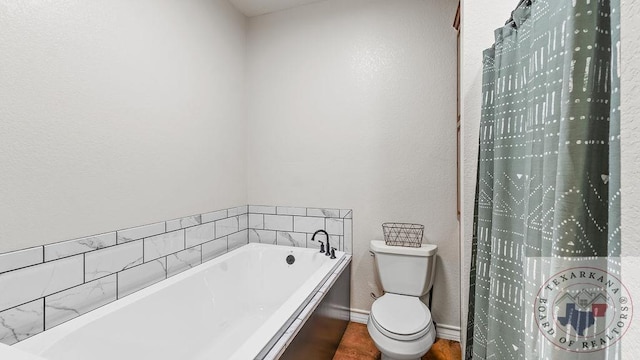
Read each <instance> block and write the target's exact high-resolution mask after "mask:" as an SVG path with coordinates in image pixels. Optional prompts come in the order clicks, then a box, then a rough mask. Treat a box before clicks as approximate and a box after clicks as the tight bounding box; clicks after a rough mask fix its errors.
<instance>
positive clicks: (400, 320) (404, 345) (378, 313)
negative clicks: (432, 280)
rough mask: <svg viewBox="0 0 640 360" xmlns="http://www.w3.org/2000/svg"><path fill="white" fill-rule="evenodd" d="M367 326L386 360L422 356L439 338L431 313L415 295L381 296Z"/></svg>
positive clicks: (410, 359)
mask: <svg viewBox="0 0 640 360" xmlns="http://www.w3.org/2000/svg"><path fill="white" fill-rule="evenodd" d="M367 329H368V331H369V335H370V336H371V339H373V342H374V343H375V344H376V347H377V348H378V350H380V352H381V353H382V359H383V360H413V359H420V358H421V357H422V355H424V354H426V353H427V351H429V349H430V348H431V345H433V342H434V341H435V338H436V334H435V329H434V326H433V321H432V320H431V312H430V311H429V309H428V308H427V306H426V305H425V304H423V303H422V302H421V301H420V299H419V298H418V297H414V296H406V295H398V294H391V293H387V294H385V295H383V296H382V297H380V298H379V299H378V300H376V301H375V302H374V304H373V306H372V308H371V313H370V314H369V320H368V321H367Z"/></svg>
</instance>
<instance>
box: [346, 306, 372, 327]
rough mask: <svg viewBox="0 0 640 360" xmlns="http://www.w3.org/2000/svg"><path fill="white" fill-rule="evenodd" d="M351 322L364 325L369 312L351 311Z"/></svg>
mask: <svg viewBox="0 0 640 360" xmlns="http://www.w3.org/2000/svg"><path fill="white" fill-rule="evenodd" d="M350 313H351V321H352V322H355V323H360V324H366V323H367V320H369V312H368V311H366V310H360V309H351V311H350Z"/></svg>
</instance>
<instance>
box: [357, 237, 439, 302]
mask: <svg viewBox="0 0 640 360" xmlns="http://www.w3.org/2000/svg"><path fill="white" fill-rule="evenodd" d="M370 249H371V251H372V252H373V254H374V255H375V263H376V271H377V272H378V276H379V278H380V282H381V284H382V289H383V290H384V291H385V292H390V293H394V294H401V295H410V296H422V295H424V294H426V293H427V292H429V290H430V289H431V287H432V286H433V279H434V277H435V265H436V253H437V252H438V247H437V246H436V245H433V244H422V246H421V247H419V248H412V247H403V246H389V245H386V244H385V243H384V241H381V240H372V241H371V244H370Z"/></svg>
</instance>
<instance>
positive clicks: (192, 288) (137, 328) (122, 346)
mask: <svg viewBox="0 0 640 360" xmlns="http://www.w3.org/2000/svg"><path fill="white" fill-rule="evenodd" d="M336 257H337V258H336V259H330V258H329V257H328V256H325V255H324V254H321V253H319V252H318V250H317V249H305V248H294V247H288V246H275V245H267V244H248V245H245V246H243V247H241V248H239V249H236V250H234V251H232V252H229V253H227V254H225V255H222V256H220V257H218V258H216V259H213V260H211V261H209V262H206V263H204V264H202V265H200V266H197V267H195V268H193V269H191V270H188V271H185V272H183V273H181V274H178V275H176V276H173V277H171V278H169V279H167V280H165V281H162V282H160V283H157V284H155V285H152V286H150V287H148V288H145V289H143V290H140V291H138V292H136V293H134V294H132V295H129V296H127V297H125V298H122V299H120V300H117V301H115V302H113V303H111V304H108V305H106V306H103V307H101V308H99V309H97V310H94V311H92V312H89V313H87V314H85V315H82V316H80V317H77V318H75V319H73V320H70V321H68V322H66V323H64V324H61V325H59V326H57V327H55V328H53V329H50V330H47V331H45V332H43V333H41V334H38V335H35V336H33V337H31V338H29V339H26V340H24V341H22V342H20V343H18V344H16V345H14V346H13V347H12V349H11V351H13V352H17V351H21V352H23V354H22V355H23V356H25V359H31V357H29V356H33V355H35V356H39V357H41V358H43V359H46V360H86V359H92V360H112V359H121V360H126V359H132V360H133V359H136V360H138V359H154V360H163V359H166V360H174V359H181V360H201V359H202V360H204V359H207V360H212V359H234V360H236V359H237V360H247V359H256V358H258V359H262V358H274V357H275V355H274V354H281V353H282V349H274V345H277V344H278V343H280V344H282V343H283V341H279V340H281V337H282V336H283V334H287V333H288V334H289V335H291V334H292V333H295V332H296V331H297V329H291V328H292V324H296V320H297V322H298V323H304V319H303V318H301V317H300V314H301V313H303V312H305V311H303V310H307V309H308V308H310V307H312V305H314V304H313V303H311V302H312V301H314V300H315V301H318V298H321V297H322V296H321V295H322V294H323V289H325V290H324V291H325V292H326V288H327V287H328V286H329V285H330V282H331V281H332V279H333V280H335V278H336V277H337V276H338V275H339V274H338V271H342V269H344V268H345V264H347V263H349V262H350V256H349V255H346V254H344V253H343V252H336ZM289 263H291V264H289ZM347 306H348V305H347ZM297 325H300V326H302V324H297ZM289 342H290V340H287V341H286V342H284V343H289ZM0 355H2V349H0ZM2 358H3V359H11V357H3V356H2ZM15 359H21V358H20V357H19V356H17V355H16V357H15Z"/></svg>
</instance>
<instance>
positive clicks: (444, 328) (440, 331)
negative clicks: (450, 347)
mask: <svg viewBox="0 0 640 360" xmlns="http://www.w3.org/2000/svg"><path fill="white" fill-rule="evenodd" d="M436 336H437V337H439V338H440V339H447V340H453V341H457V342H460V327H459V326H453V325H447V324H436Z"/></svg>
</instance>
